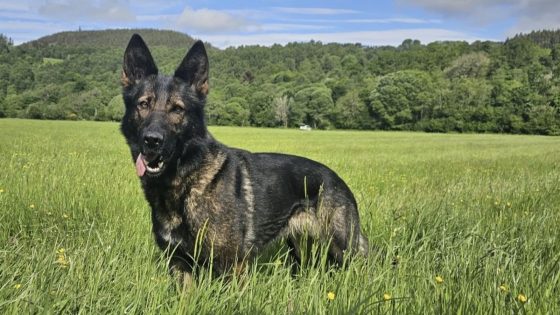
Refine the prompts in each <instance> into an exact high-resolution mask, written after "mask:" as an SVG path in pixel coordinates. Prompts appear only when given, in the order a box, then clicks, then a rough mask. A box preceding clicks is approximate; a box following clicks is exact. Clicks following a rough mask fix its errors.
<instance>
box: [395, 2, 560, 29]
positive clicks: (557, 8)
mask: <svg viewBox="0 0 560 315" xmlns="http://www.w3.org/2000/svg"><path fill="white" fill-rule="evenodd" d="M398 2H399V3H401V4H403V5H406V6H409V5H412V6H417V7H422V8H425V9H427V10H429V11H432V12H436V13H438V14H442V15H443V16H445V17H452V18H457V19H463V20H465V21H467V22H469V23H472V24H475V25H480V24H481V23H482V24H486V25H488V24H492V23H495V22H504V21H507V20H510V21H511V24H512V25H513V26H512V27H511V28H510V29H509V30H508V31H507V33H508V34H507V35H512V34H515V33H519V32H529V31H532V30H537V29H556V28H558V27H560V19H559V15H558V12H560V1H558V0H462V1H450V0H398Z"/></svg>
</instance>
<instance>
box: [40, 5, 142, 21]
mask: <svg viewBox="0 0 560 315" xmlns="http://www.w3.org/2000/svg"><path fill="white" fill-rule="evenodd" d="M38 13H39V14H40V15H43V16H46V17H49V18H56V19H58V20H59V21H95V22H119V23H126V22H133V21H135V20H136V17H135V15H134V14H133V13H132V11H131V10H130V9H129V8H128V6H127V5H126V4H124V3H121V2H120V1H110V0H101V1H95V2H92V1H80V0H68V1H54V0H47V1H46V2H45V3H44V4H42V5H41V6H40V7H39V9H38Z"/></svg>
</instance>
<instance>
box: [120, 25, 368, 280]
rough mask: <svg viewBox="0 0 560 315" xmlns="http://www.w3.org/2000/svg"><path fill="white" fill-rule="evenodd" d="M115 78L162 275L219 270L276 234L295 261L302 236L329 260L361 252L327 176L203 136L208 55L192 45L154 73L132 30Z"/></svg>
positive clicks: (352, 216) (346, 198) (349, 215)
mask: <svg viewBox="0 0 560 315" xmlns="http://www.w3.org/2000/svg"><path fill="white" fill-rule="evenodd" d="M121 79H122V86H123V98H124V103H125V106H126V110H125V114H124V117H123V119H122V123H121V131H122V133H123V135H124V137H125V138H126V141H127V143H128V145H129V146H130V151H131V153H132V159H133V161H134V163H135V164H136V171H137V175H138V176H139V177H140V181H141V183H142V187H143V189H144V194H145V196H146V199H147V200H148V203H149V204H150V206H151V209H152V223H153V233H154V234H155V239H156V242H157V244H158V246H159V247H160V248H161V249H163V250H166V251H167V253H168V254H169V256H168V258H169V263H170V265H169V266H170V270H171V271H172V272H174V271H179V272H180V274H182V273H187V275H188V276H189V277H190V272H191V271H192V268H193V266H195V265H196V264H204V265H207V266H208V265H211V266H212V269H213V271H214V272H215V273H217V274H223V273H224V272H226V271H227V270H230V269H231V268H240V267H243V265H244V262H246V261H248V260H249V259H251V258H252V257H255V254H256V253H258V252H259V251H260V250H261V249H263V248H264V247H265V246H266V245H267V244H269V243H271V242H272V241H273V240H275V239H278V238H283V239H285V240H286V241H287V243H288V246H289V248H290V253H291V254H292V255H293V257H294V258H295V260H296V262H298V263H301V259H302V257H303V253H302V249H303V248H304V247H303V245H305V244H302V243H304V242H309V240H311V241H315V242H317V243H319V244H325V250H327V254H328V260H329V261H330V262H333V263H335V264H337V265H339V264H341V263H342V262H343V255H344V254H345V253H352V254H354V253H362V254H364V255H366V254H367V252H368V241H367V238H366V237H365V236H364V235H363V233H362V231H361V229H360V220H359V217H358V210H357V205H356V200H355V199H354V196H353V194H352V192H351V191H350V189H349V188H348V186H347V185H346V184H345V183H344V181H343V180H342V179H340V177H338V175H337V174H336V173H334V172H333V171H332V170H330V169H329V168H327V167H326V166H324V165H322V164H320V163H318V162H315V161H312V160H309V159H306V158H302V157H297V156H292V155H284V154H276V153H250V152H247V151H244V150H240V149H235V148H230V147H227V146H225V145H223V144H221V143H220V142H218V141H216V140H215V139H214V138H213V137H212V135H211V134H210V133H209V132H208V130H207V128H206V124H205V118H204V104H205V99H206V96H207V94H208V57H207V54H206V50H205V48H204V44H203V43H202V42H201V41H197V42H196V43H194V45H193V46H192V48H191V49H190V50H189V51H188V53H187V54H186V56H185V57H184V59H183V61H182V62H181V64H180V65H179V67H178V68H177V70H176V71H175V73H174V75H173V76H164V75H159V74H158V69H157V67H156V65H155V63H154V60H153V58H152V55H151V54H150V51H149V50H148V47H147V46H146V44H145V43H144V41H143V40H142V38H141V37H140V36H139V35H137V34H135V35H133V36H132V38H131V39H130V42H129V44H128V46H127V48H126V51H125V53H124V63H123V71H122V78H121ZM304 236H305V237H304ZM304 239H307V241H304ZM306 248H307V247H306ZM195 249H196V253H195ZM295 265H298V264H295Z"/></svg>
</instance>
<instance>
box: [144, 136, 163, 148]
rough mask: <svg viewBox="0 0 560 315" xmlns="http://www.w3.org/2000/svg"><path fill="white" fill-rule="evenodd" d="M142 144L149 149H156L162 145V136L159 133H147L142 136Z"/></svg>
mask: <svg viewBox="0 0 560 315" xmlns="http://www.w3.org/2000/svg"><path fill="white" fill-rule="evenodd" d="M144 144H145V145H146V146H147V147H148V148H150V149H158V148H159V147H161V145H162V144H163V134H161V133H159V132H147V133H146V134H145V135H144Z"/></svg>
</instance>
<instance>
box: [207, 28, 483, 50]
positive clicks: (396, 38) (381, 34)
mask: <svg viewBox="0 0 560 315" xmlns="http://www.w3.org/2000/svg"><path fill="white" fill-rule="evenodd" d="M198 37H200V38H201V39H202V40H204V41H207V42H210V43H211V44H212V45H214V46H217V47H220V48H226V47H230V46H234V47H236V46H241V45H263V46H272V45H274V44H287V43H290V42H307V41H310V40H315V41H321V42H323V43H361V44H363V45H367V46H384V45H392V46H397V45H399V44H401V43H402V41H403V40H405V39H407V38H414V39H418V40H420V41H421V42H423V43H430V42H434V41H455V40H465V41H469V42H472V41H475V40H486V39H487V38H480V37H476V36H472V35H469V34H466V33H462V32H456V31H450V30H446V29H432V28H419V29H394V30H384V31H357V32H332V33H307V34H293V33H273V34H247V35H222V34H213V35H203V36H200V35H199V36H198Z"/></svg>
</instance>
